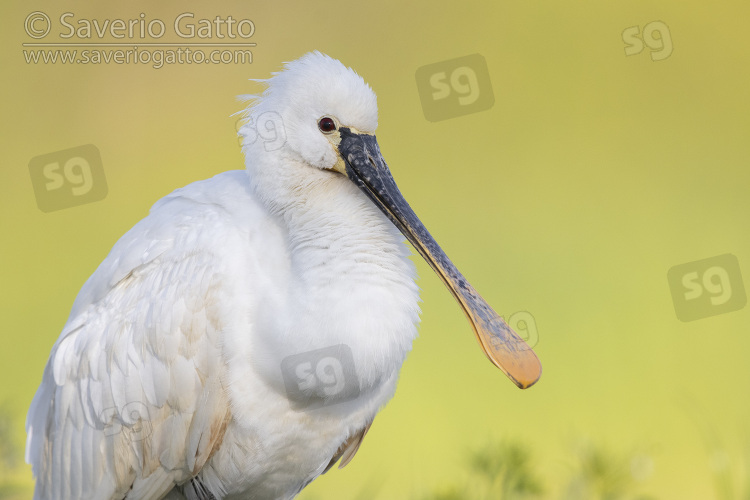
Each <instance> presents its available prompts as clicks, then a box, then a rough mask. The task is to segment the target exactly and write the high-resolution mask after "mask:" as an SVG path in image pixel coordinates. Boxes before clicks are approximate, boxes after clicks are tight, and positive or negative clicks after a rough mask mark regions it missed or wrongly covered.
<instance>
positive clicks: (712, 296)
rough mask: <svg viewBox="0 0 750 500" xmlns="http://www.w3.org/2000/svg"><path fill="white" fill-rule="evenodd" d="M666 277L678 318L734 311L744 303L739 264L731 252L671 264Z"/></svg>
mask: <svg viewBox="0 0 750 500" xmlns="http://www.w3.org/2000/svg"><path fill="white" fill-rule="evenodd" d="M667 279H668V281H669V287H670V290H671V292H672V301H673V302H674V309H675V312H676V313H677V318H679V319H680V321H694V320H696V319H701V318H706V317H708V316H715V315H717V314H723V313H727V312H731V311H737V310H739V309H742V308H743V307H745V304H746V303H747V297H746V296H745V287H744V285H743V283H742V275H741V274H740V264H739V262H738V261H737V257H735V256H734V255H732V254H724V255H719V256H717V257H711V258H710V259H703V260H698V261H695V262H688V263H687V264H681V265H679V266H674V267H673V268H672V269H670V270H669V272H668V273H667Z"/></svg>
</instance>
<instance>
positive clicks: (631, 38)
mask: <svg viewBox="0 0 750 500" xmlns="http://www.w3.org/2000/svg"><path fill="white" fill-rule="evenodd" d="M657 34H658V35H659V36H658V37H657V36H655V35H657ZM639 35H640V28H639V27H638V26H631V27H629V28H625V29H624V30H623V32H622V41H623V42H625V45H626V47H625V55H626V56H633V55H636V54H640V53H641V52H643V44H644V42H645V44H646V46H647V47H648V48H649V49H651V60H652V61H662V60H664V59H666V58H667V57H669V56H671V55H672V35H670V33H669V28H668V27H667V25H666V24H664V23H663V22H661V21H652V22H650V23H648V24H647V25H646V26H644V27H643V35H642V38H639Z"/></svg>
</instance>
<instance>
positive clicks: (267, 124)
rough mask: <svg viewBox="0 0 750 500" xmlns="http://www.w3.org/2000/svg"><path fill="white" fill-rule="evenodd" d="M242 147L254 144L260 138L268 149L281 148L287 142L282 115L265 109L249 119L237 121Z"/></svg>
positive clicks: (236, 127)
mask: <svg viewBox="0 0 750 500" xmlns="http://www.w3.org/2000/svg"><path fill="white" fill-rule="evenodd" d="M235 129H236V130H237V135H238V136H239V143H240V147H243V146H246V145H249V144H253V143H254V142H255V141H257V140H258V139H260V140H261V141H262V142H263V147H264V148H265V150H266V151H273V150H276V149H279V148H281V146H283V145H284V143H285V142H286V129H285V128H284V121H283V120H282V119H281V115H280V114H278V113H276V112H275V111H265V112H263V113H260V114H259V115H257V116H255V115H253V116H251V117H250V118H249V119H245V118H240V119H239V120H237V122H236V123H235Z"/></svg>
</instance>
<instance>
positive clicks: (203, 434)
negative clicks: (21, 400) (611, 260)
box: [26, 53, 533, 500]
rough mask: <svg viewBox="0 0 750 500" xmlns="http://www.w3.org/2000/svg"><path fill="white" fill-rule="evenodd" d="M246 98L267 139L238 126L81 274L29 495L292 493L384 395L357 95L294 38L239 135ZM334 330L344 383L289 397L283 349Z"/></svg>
mask: <svg viewBox="0 0 750 500" xmlns="http://www.w3.org/2000/svg"><path fill="white" fill-rule="evenodd" d="M263 113H266V115H265V116H269V115H268V113H273V116H275V117H278V118H279V121H278V122H277V123H275V126H277V127H278V126H281V127H283V129H281V130H279V131H278V132H279V133H282V134H285V141H284V142H283V145H281V146H280V147H275V148H269V147H268V143H267V142H265V141H264V140H261V139H260V138H258V137H257V135H256V136H255V137H256V139H258V140H253V141H247V143H246V144H245V146H244V152H245V156H246V160H247V162H246V163H247V165H246V167H247V170H246V171H231V172H227V173H224V174H220V175H217V176H215V177H213V178H212V179H208V180H205V181H201V182H196V183H194V184H191V185H189V186H187V187H185V188H182V189H178V190H177V191H175V192H174V193H172V194H170V195H169V196H167V197H165V198H164V199H162V200H160V201H159V202H157V203H156V204H155V205H154V207H153V208H152V209H151V212H150V214H149V215H148V217H146V218H145V219H143V220H142V221H141V222H139V223H138V224H137V225H136V226H135V227H133V229H131V230H130V231H129V232H128V233H127V234H125V235H124V236H123V237H122V238H121V239H120V240H119V241H118V242H117V244H116V245H115V246H114V247H113V249H112V251H111V252H110V254H109V255H108V256H107V258H106V259H105V260H104V262H102V264H101V265H100V266H99V268H98V269H97V270H96V272H94V274H93V275H92V276H91V278H90V279H89V280H88V281H87V282H86V284H85V285H84V286H83V288H82V289H81V291H80V293H79V295H78V297H77V299H76V301H75V303H74V305H73V309H72V311H71V314H70V317H69V319H68V321H67V323H66V324H65V327H64V328H63V331H62V333H61V335H60V338H59V339H58V341H57V343H56V344H55V345H54V347H53V349H52V353H51V355H50V359H49V362H48V364H47V367H46V369H45V371H44V376H43V380H42V383H41V385H40V387H39V389H38V391H37V394H36V396H35V398H34V401H33V403H32V406H31V409H30V411H29V415H28V421H27V431H28V441H27V449H26V453H27V456H26V460H27V461H28V462H29V463H31V464H32V466H33V470H34V474H35V475H36V478H37V486H36V491H35V496H34V498H35V499H37V500H73V499H76V500H79V499H96V500H99V499H101V500H110V499H111V500H115V499H117V500H119V499H124V498H127V499H131V500H132V499H144V500H147V499H160V498H165V497H166V498H173V499H178V498H188V499H210V498H215V499H220V498H227V499H233V498H237V499H239V498H247V499H250V498H252V499H288V498H293V497H294V496H296V494H297V493H299V491H300V490H301V489H302V488H303V487H304V486H305V485H306V484H308V483H309V482H310V481H312V480H313V479H314V478H315V477H317V476H318V475H320V474H321V473H323V472H324V470H326V468H327V467H328V466H329V465H332V463H333V461H335V460H337V459H338V458H340V457H341V456H342V455H343V459H342V462H344V463H346V462H348V461H349V460H350V459H351V457H352V455H353V453H354V452H356V450H357V448H358V447H359V443H360V442H361V440H362V438H363V437H364V433H365V432H366V431H367V429H368V428H369V425H370V424H371V423H372V421H373V419H374V417H375V414H376V413H377V412H378V410H379V409H380V408H381V407H382V406H383V405H384V404H385V403H386V402H387V401H388V400H389V399H390V398H391V397H392V395H393V393H394V391H395V387H396V379H397V377H398V372H399V369H400V368H401V365H402V363H403V361H404V358H405V356H406V354H407V352H408V351H409V350H410V348H411V343H412V340H413V339H414V338H415V336H416V325H417V323H418V320H419V318H418V314H419V309H418V306H417V301H418V292H417V287H416V285H415V283H414V278H415V270H414V266H413V264H412V263H411V262H410V261H409V259H408V254H409V252H408V249H407V247H406V246H405V245H404V244H403V236H402V235H401V234H400V233H399V231H398V230H397V229H396V227H395V226H394V225H393V224H392V223H391V221H390V220H389V218H388V217H386V216H385V215H384V213H383V211H381V210H382V208H381V209H379V208H378V206H376V205H375V204H374V203H373V202H372V201H371V200H370V199H368V196H366V195H365V194H363V192H362V191H361V190H360V189H358V187H357V186H356V185H355V183H353V182H352V180H351V179H350V178H348V177H347V175H342V173H345V171H344V169H345V166H346V165H348V164H349V163H348V161H349V160H347V158H344V157H343V156H344V155H343V154H342V153H341V151H344V149H343V148H344V141H345V139H343V138H344V137H345V135H346V134H347V133H351V134H353V133H355V132H356V134H360V135H361V136H363V137H364V136H368V135H369V134H373V133H374V131H375V128H376V127H377V107H376V98H375V95H374V93H373V92H372V90H371V89H370V88H369V87H368V86H367V84H365V83H364V81H363V80H362V79H361V78H360V77H359V76H358V75H356V73H354V72H353V71H352V70H351V69H348V68H345V67H344V66H343V65H341V63H339V62H338V61H335V60H333V59H331V58H329V57H327V56H325V55H322V54H320V53H311V54H308V55H306V56H304V57H303V58H301V59H299V60H297V61H295V62H292V63H288V64H287V67H286V69H285V71H283V72H281V73H278V74H277V75H275V76H274V77H273V78H271V79H270V80H269V81H268V88H267V90H266V91H265V93H264V94H263V96H262V97H261V98H260V99H258V100H257V102H256V103H255V105H254V106H253V107H251V108H250V109H249V110H248V112H247V116H248V118H249V123H248V125H247V126H246V128H245V129H244V130H243V131H242V132H243V133H245V134H246V135H249V134H257V130H252V129H251V128H250V127H257V126H262V125H263V124H262V123H257V118H258V117H259V116H261V115H262V114H263ZM321 117H332V118H333V119H334V120H335V123H336V126H337V130H336V133H334V134H333V135H330V134H329V133H327V132H325V133H324V130H323V128H322V127H323V126H322V125H321V124H320V123H319V121H320V120H321ZM344 127H347V128H344ZM337 134H338V135H337ZM261 135H262V134H261ZM358 137H359V136H358ZM347 140H348V139H347ZM373 140H374V138H373ZM350 158H353V156H352V157H350ZM352 161H353V160H352ZM370 161H372V160H370ZM383 165H384V164H383ZM350 177H351V175H350ZM369 180H370V179H369V178H368V179H367V181H368V182H369ZM360 187H361V186H360ZM402 230H403V228H402ZM472 290H473V289H472ZM467 314H468V313H467ZM342 345H343V346H346V347H347V348H348V349H349V350H350V352H351V367H352V368H353V370H354V371H353V375H352V374H349V376H354V377H355V380H354V383H355V385H356V387H357V390H358V394H357V396H356V397H353V398H350V399H346V400H342V401H340V402H337V403H336V404H324V405H323V406H321V407H318V408H301V409H300V408H299V407H295V405H294V401H290V393H289V388H288V386H287V385H285V383H286V381H285V378H284V375H285V374H284V371H283V370H284V368H283V366H284V362H285V359H292V358H290V357H294V356H299V355H303V356H304V355H305V353H310V352H315V351H316V350H320V349H333V348H340V346H342ZM335 346H339V347H335ZM294 359H296V358H294ZM319 375H320V376H322V375H325V374H319ZM340 375H341V374H339V376H340ZM350 382H351V381H350ZM532 383H533V382H532ZM519 385H520V384H519ZM322 401H323V400H322ZM324 402H330V401H328V400H325V401H324Z"/></svg>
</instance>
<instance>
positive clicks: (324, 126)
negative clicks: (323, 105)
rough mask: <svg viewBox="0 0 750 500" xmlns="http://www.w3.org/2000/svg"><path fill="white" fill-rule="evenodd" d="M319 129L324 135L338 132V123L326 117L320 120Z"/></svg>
mask: <svg viewBox="0 0 750 500" xmlns="http://www.w3.org/2000/svg"><path fill="white" fill-rule="evenodd" d="M318 128H319V129H320V131H321V132H323V133H324V134H330V133H331V132H333V131H334V130H336V122H335V121H333V118H329V117H327V116H324V117H323V118H321V119H320V120H318Z"/></svg>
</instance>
